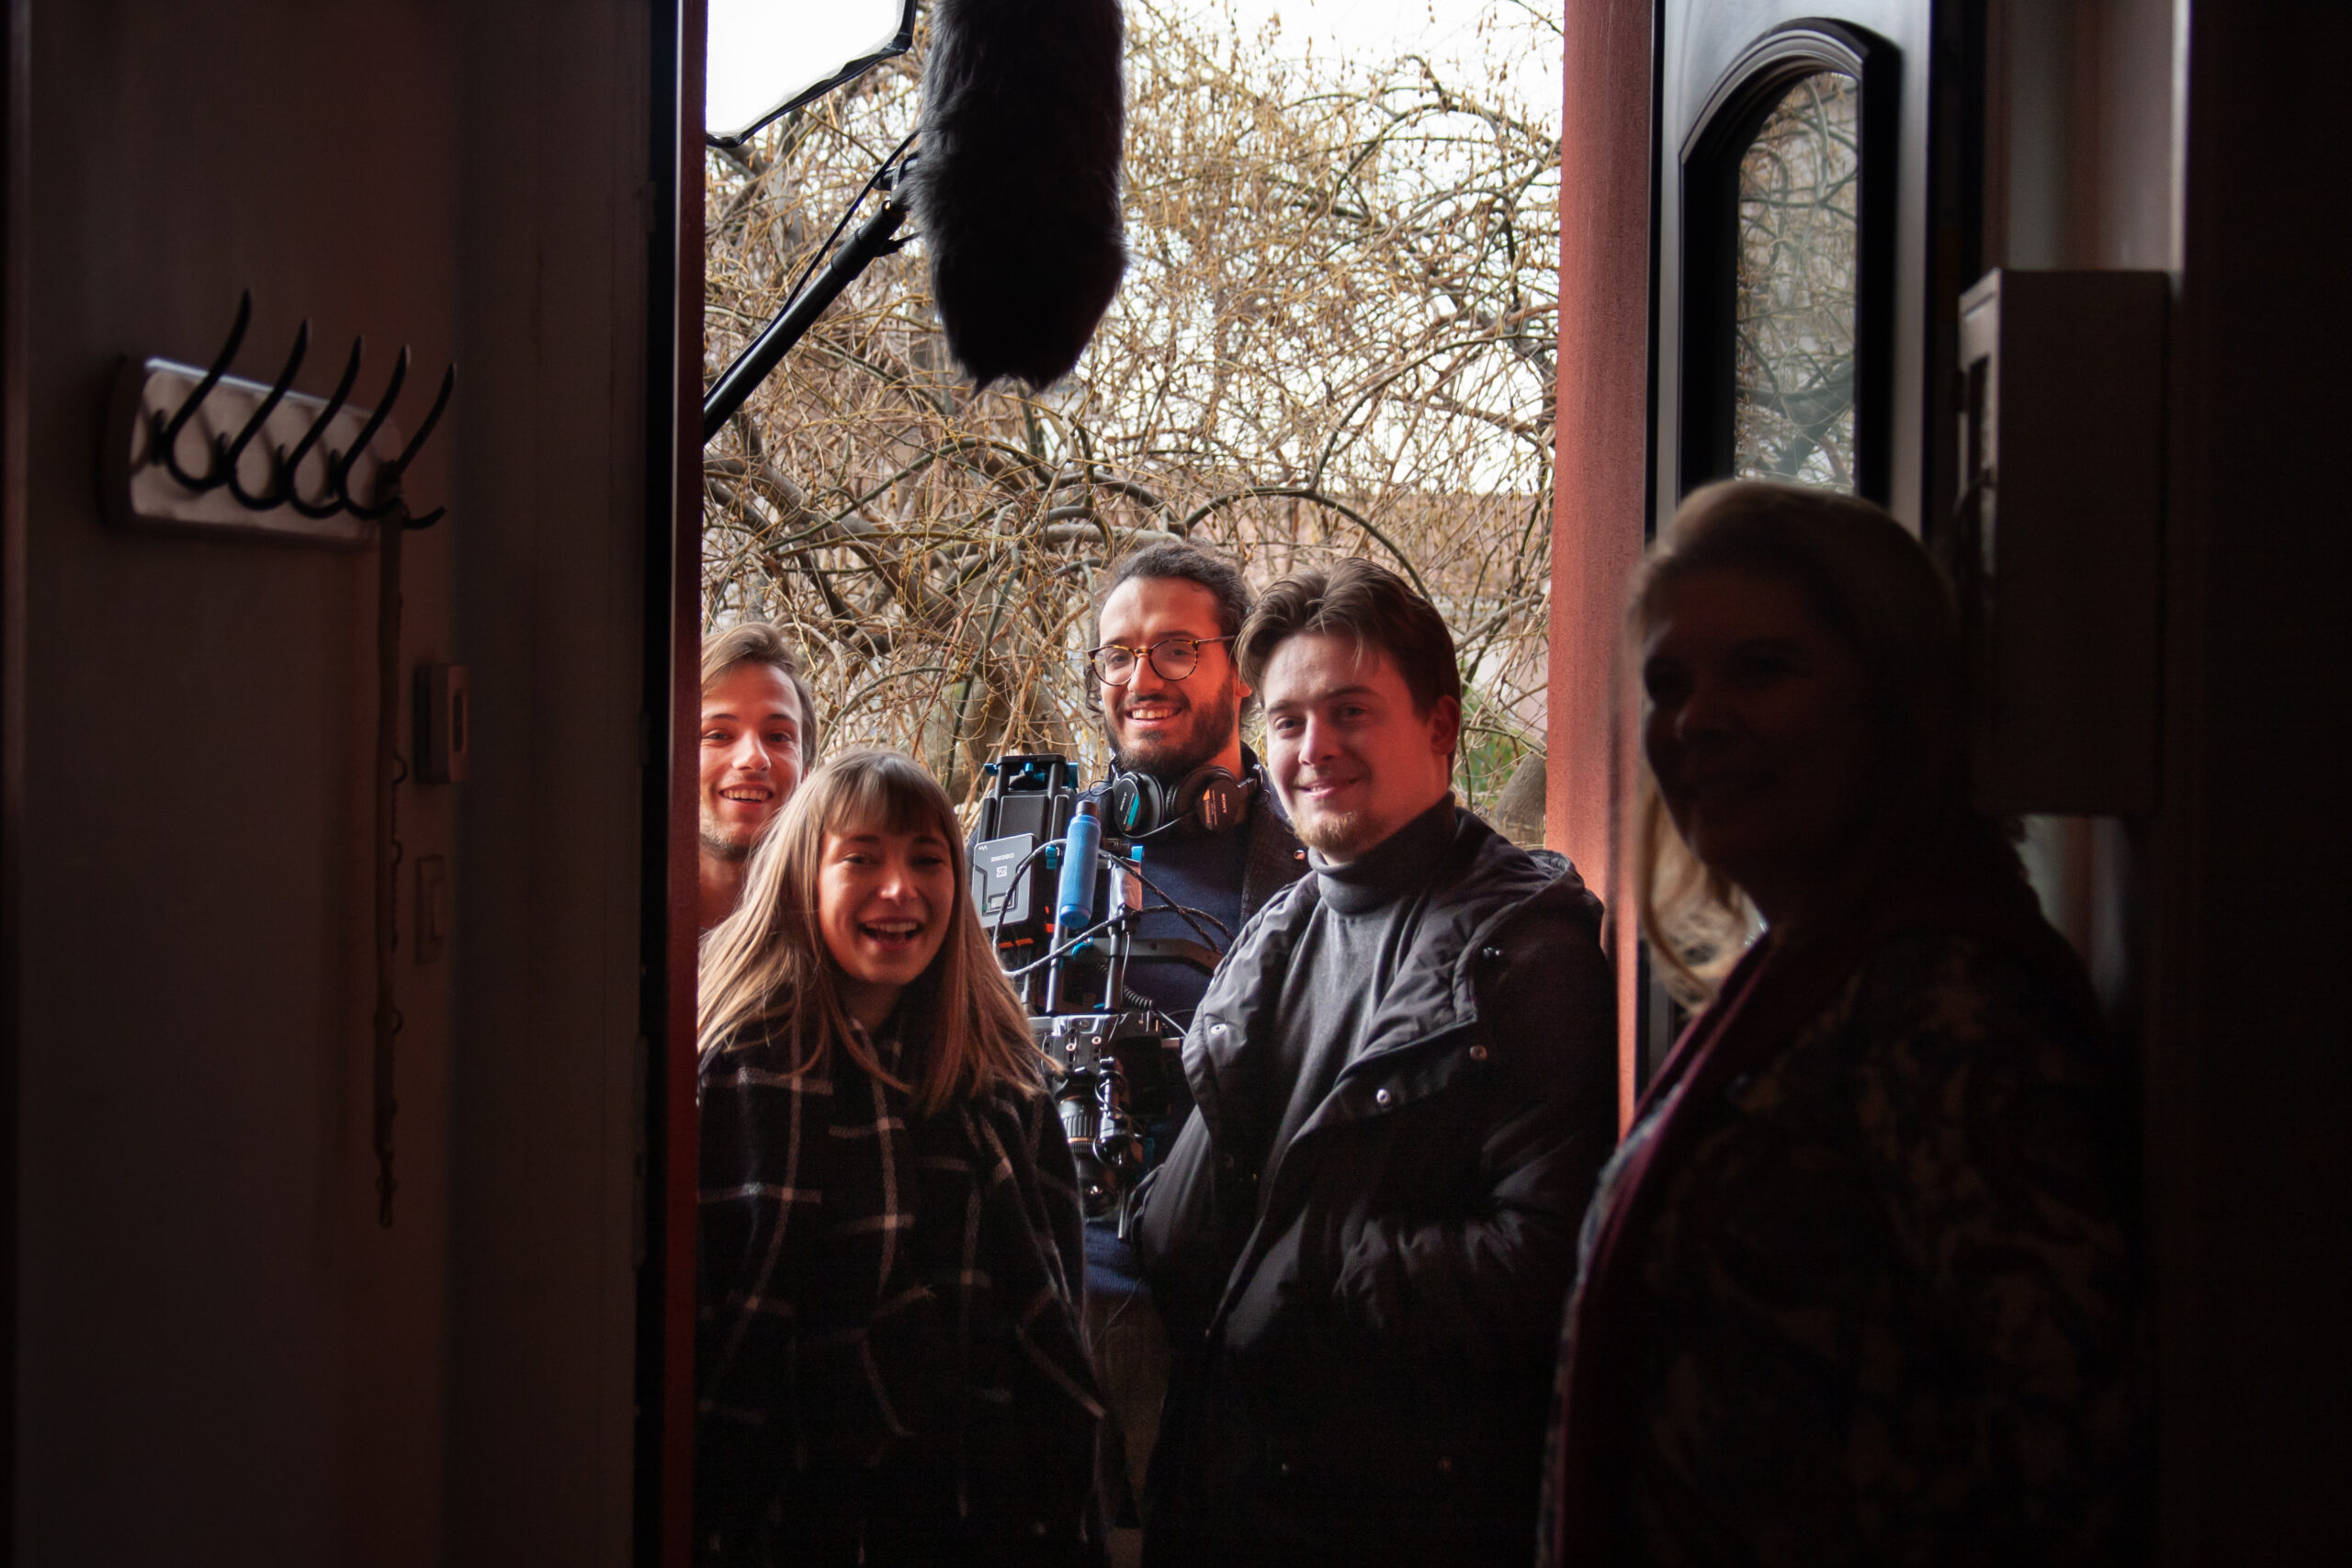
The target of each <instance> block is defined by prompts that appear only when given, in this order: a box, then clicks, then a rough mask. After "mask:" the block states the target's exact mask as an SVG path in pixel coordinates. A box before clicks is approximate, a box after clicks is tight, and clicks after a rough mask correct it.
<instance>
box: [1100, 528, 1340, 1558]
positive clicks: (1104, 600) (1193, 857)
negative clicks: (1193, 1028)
mask: <svg viewBox="0 0 2352 1568" xmlns="http://www.w3.org/2000/svg"><path fill="white" fill-rule="evenodd" d="M1249 614H1250V588H1249V584H1248V583H1246V582H1244V581H1242V578H1241V573H1240V571H1239V570H1238V569H1237V568H1236V567H1235V566H1234V565H1233V563H1232V562H1231V561H1229V560H1227V559H1226V558H1224V557H1223V556H1219V555H1216V554H1213V553H1212V552H1210V551H1208V550H1204V549H1203V548H1201V547H1198V546H1196V545H1190V544H1183V543H1180V542H1175V541H1170V542H1167V543H1163V544H1157V545H1148V546H1145V547H1143V548H1141V549H1139V550H1136V551H1135V552H1134V553H1132V554H1130V555H1128V556H1126V557H1125V558H1123V559H1121V560H1119V561H1117V562H1116V563H1114V565H1113V566H1112V567H1111V569H1110V570H1109V571H1108V572H1106V573H1105V574H1104V576H1103V586H1102V589H1101V592H1100V596H1099V597H1098V598H1097V600H1096V601H1095V637H1094V643H1095V647H1094V649H1093V652H1092V656H1091V663H1092V665H1093V675H1094V678H1095V679H1094V689H1093V698H1094V701H1095V702H1096V704H1097V705H1099V706H1100V708H1101V710H1102V713H1103V734H1104V736H1105V737H1106V738H1108V739H1109V740H1110V742H1111V756H1112V768H1111V777H1110V778H1109V779H1108V780H1107V781H1105V782H1104V783H1103V784H1101V785H1099V786H1098V787H1097V788H1095V789H1094V790H1092V791H1090V792H1089V794H1090V795H1091V797H1092V798H1095V799H1097V800H1099V801H1101V802H1102V804H1103V826H1104V829H1105V830H1106V831H1108V832H1111V833H1114V834H1116V835H1118V836H1121V837H1124V838H1131V839H1140V840H1141V841H1142V843H1143V846H1144V862H1143V870H1144V875H1145V876H1147V877H1148V878H1149V886H1148V890H1147V892H1146V893H1145V896H1144V904H1145V907H1146V908H1147V909H1148V908H1151V907H1152V906H1155V905H1159V904H1164V903H1174V904H1177V905H1180V906H1182V908H1185V909H1187V910H1191V911H1195V913H1193V916H1192V917H1191V918H1190V919H1187V918H1186V916H1184V915H1180V914H1174V913H1169V912H1165V911H1161V912H1157V913H1148V914H1146V915H1144V916H1143V918H1142V919H1140V920H1138V921H1137V922H1136V935H1137V936H1138V937H1144V938H1151V939H1167V938H1173V939H1177V940H1180V941H1190V942H1200V941H1201V940H1202V934H1203V931H1205V932H1206V933H1207V934H1208V935H1209V936H1211V937H1213V938H1214V939H1215V943H1216V947H1217V948H1219V949H1223V948H1227V947H1229V946H1231V945H1232V940H1233V937H1234V936H1235V935H1237V934H1238V933H1239V931H1240V930H1241V928H1242V926H1243V924H1244V923H1246V922H1247V921H1248V919H1250V916H1251V915H1254V914H1256V913H1257V912H1258V909H1259V907H1260V906H1261V905H1262V904H1264V903H1265V902H1266V901H1267V900H1268V899H1269V898H1271V897H1273V896H1274V895H1275V894H1276V893H1278V892H1280V891H1281V890H1282V889H1283V888H1284V887H1287V886H1290V885H1291V884H1292V883H1294V882H1295V881H1297V880H1298V879H1299V878H1300V877H1301V876H1303V875H1304V874H1306V853H1305V852H1304V851H1303V850H1302V849H1301V848H1300V847H1299V842H1298V840H1297V839H1296V838H1295V837H1294V836H1293V834H1292V833H1291V829H1290V823H1289V822H1288V821H1287V820H1286V819H1285V818H1283V814H1282V808H1281V805H1280V803H1279V801H1278V800H1277V799H1276V798H1275V797H1274V795H1273V792H1272V789H1270V788H1269V787H1268V786H1267V784H1266V781H1265V777H1264V773H1263V772H1262V770H1261V766H1260V764H1259V761H1258V758H1257V756H1256V754H1255V753H1253V752H1252V751H1251V750H1250V749H1249V748H1248V747H1246V746H1244V745H1243V744H1242V743H1241V709H1242V705H1243V704H1244V703H1246V702H1247V701H1248V700H1249V698H1250V688H1249V687H1248V686H1247V685H1246V684H1244V683H1243V682H1242V680H1241V673H1240V671H1239V670H1238V668H1237V667H1236V666H1235V664H1234V662H1233V638H1234V636H1235V634H1237V633H1238V632H1239V631H1240V629H1241V623H1242V622H1243V620H1245V619H1246V618H1247V617H1248V616H1249ZM1196 927H1197V928H1200V929H1196ZM1207 987H1208V976H1206V975H1205V974H1204V973H1202V972H1201V971H1200V970H1198V969H1195V968H1192V967H1189V966H1187V965H1185V964H1182V963H1180V962H1150V963H1146V962H1137V963H1135V964H1131V965H1130V966H1129V968H1128V971H1127V988H1128V989H1129V990H1131V991H1135V992H1136V993H1138V994H1139V995H1141V996H1144V997H1147V998H1149V999H1150V1000H1151V1001H1152V1002H1153V1003H1154V1005H1156V1006H1157V1007H1158V1008H1159V1010H1161V1011H1162V1012H1164V1013H1167V1014H1168V1015H1169V1016H1170V1019H1171V1020H1172V1021H1174V1023H1175V1024H1176V1025H1177V1027H1178V1028H1179V1029H1181V1028H1182V1027H1183V1026H1184V1025H1185V1024H1187V1023H1189V1022H1190V1021H1191V1020H1192V1016H1193V1007H1194V1005H1195V1004H1196V1003H1198V1002H1199V1001H1200V999H1201V993H1202V992H1203V991H1204V990H1205V989H1206V988H1207ZM1175 1087H1176V1092H1177V1094H1178V1096H1179V1097H1180V1103H1179V1104H1178V1105H1177V1106H1176V1108H1175V1111H1176V1114H1175V1116H1174V1117H1173V1118H1171V1119H1170V1122H1168V1124H1166V1125H1164V1126H1161V1127H1159V1128H1157V1129H1155V1131H1156V1132H1157V1133H1158V1134H1159V1140H1160V1143H1161V1145H1162V1146H1165V1145H1166V1142H1167V1140H1168V1138H1169V1137H1170V1135H1172V1134H1173V1133H1174V1130H1175V1128H1176V1126H1178V1125H1181V1124H1182V1121H1183V1118H1184V1116H1185V1115H1186V1114H1187V1113H1189V1111H1190V1110H1191V1104H1190V1100H1189V1097H1186V1096H1185V1093H1184V1090H1183V1088H1182V1083H1181V1082H1180V1083H1179V1084H1178V1085H1177V1086H1175ZM1086 1253H1087V1258H1086V1264H1087V1268H1086V1273H1087V1279H1086V1284H1087V1292H1086V1293H1087V1302H1086V1325H1087V1337H1088V1339H1089V1341H1090V1342H1091V1347H1092V1348H1093V1351H1094V1356H1095V1363H1096V1366H1097V1368H1098V1369H1099V1371H1100V1373H1101V1376H1102V1379H1103V1391H1104V1393H1105V1394H1106V1395H1107V1396H1108V1403H1109V1404H1110V1416H1111V1419H1110V1421H1109V1422H1108V1423H1106V1425H1105V1429H1104V1434H1103V1482H1104V1486H1105V1493H1106V1495H1107V1496H1108V1497H1109V1498H1111V1499H1112V1501H1113V1504H1114V1508H1113V1517H1114V1523H1116V1524H1124V1525H1132V1524H1133V1523H1134V1522H1135V1517H1136V1516H1135V1514H1134V1512H1133V1511H1132V1510H1133V1507H1134V1504H1133V1502H1132V1499H1135V1498H1140V1497H1141V1496H1142V1495H1143V1476H1144V1472H1145V1469H1146V1468H1147V1466H1148V1464H1149V1463H1150V1460H1151V1446H1152V1442H1153V1439H1154V1438H1155V1437H1156V1436H1157V1435H1158V1433H1159V1406H1160V1400H1161V1397H1162V1395H1163V1394H1164V1393H1165V1392H1166V1390H1167V1386H1168V1368H1169V1352H1168V1340H1167V1335H1166V1332H1165V1330H1164V1329H1163V1328H1162V1327H1161V1325H1160V1321H1159V1313H1158V1312H1157V1311H1156V1310H1155V1309H1154V1308H1153V1306H1152V1303H1151V1298H1150V1293H1149V1292H1148V1291H1147V1290H1146V1289H1145V1288H1144V1287H1143V1285H1142V1283H1141V1280H1140V1276H1139V1271H1138V1269H1137V1265H1136V1256H1135V1253H1134V1250H1133V1249H1132V1248H1131V1247H1128V1246H1127V1245H1126V1243H1125V1242H1124V1241H1122V1240H1121V1239H1120V1237H1119V1235H1118V1225H1117V1222H1116V1221H1114V1220H1108V1219H1106V1220H1101V1221H1091V1222H1089V1224H1088V1225H1087V1236H1086Z"/></svg>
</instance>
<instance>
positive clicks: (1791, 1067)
mask: <svg viewBox="0 0 2352 1568" xmlns="http://www.w3.org/2000/svg"><path fill="white" fill-rule="evenodd" d="M2115 1093H2116V1086H2115V1085H2114V1084H2113V1083H2112V1082H2111V1081H2110V1073H2109V1068H2108V1066H2107V1064H2106V1062H2105V1059H2104V1055H2103V1047H2102V1046H2100V1045H2099V1044H2098V1043H2097V1042H2096V1041H2095V1040H2092V1039H2090V1038H2087V1037H2086V1034H2085V1032H2084V1031H2083V1029H2082V1028H2081V1026H2080V1025H2078V1024H2077V1023H2075V1021H2074V1020H2073V1015H2071V1014H2070V1013H2069V1012H2068V1011H2066V1010H2064V1009H2063V1008H2062V1007H2059V1006H2058V1005H2056V1004H2055V1002H2054V1001H2053V1000H2052V998H2050V997H2049V995H2048V994H2047V992H2046V990H2045V989H2044V988H2043V987H2041V986H2040V985H2039V984H2038V983H2037V981H2036V980H2035V978H2034V976H2032V975H2031V973H2030V971H2029V970H2028V969H2027V968H2026V967H2025V966H2023V965H2022V964H2017V963H2015V962H2013V961H2010V960H2008V959H2007V958H2006V957H2004V956H2001V955H1999V954H1997V953H1988V952H1986V951H1985V950H1984V949H1982V948H1980V947H1979V946H1978V944H1977V943H1976V942H1973V940H1971V939H1969V938H1966V937H1962V936H1954V935H1950V934H1914V935H1911V936H1908V937H1905V938H1904V939H1901V940H1898V941H1895V942H1891V943H1889V944H1888V945H1886V946H1884V947H1882V948H1881V949H1879V950H1878V951H1877V952H1875V953H1872V954H1871V957H1870V958H1869V959H1868V960H1867V961H1866V962H1865V963H1864V964H1862V965H1861V966H1860V968H1859V969H1858V970H1857V971H1856V972H1855V973H1854V975H1853V976H1852V977H1851V979H1850V980H1849V982H1848V983H1847V985H1846V986H1845V987H1844V988H1843V989H1842V990H1841V991H1840V992H1839V994H1838V997H1837V999H1836V1000H1835V1001H1834V1002H1833V1003H1831V1005H1830V1006H1829V1007H1828V1008H1827V1009H1826V1010H1824V1011H1822V1012H1821V1013H1819V1014H1818V1015H1817V1016H1815V1018H1814V1020H1813V1021H1812V1022H1811V1023H1809V1024H1808V1025H1806V1026H1805V1027H1804V1029H1802V1030H1801V1031H1800V1032H1799V1033H1798V1035H1797V1037H1796V1039H1795V1040H1794V1041H1793V1043H1792V1044H1791V1045H1790V1047H1789V1048H1788V1049H1786V1050H1784V1051H1782V1052H1781V1053H1779V1054H1778V1055H1775V1056H1773V1057H1772V1058H1771V1059H1770V1061H1769V1062H1767V1063H1765V1064H1764V1065H1762V1066H1759V1067H1758V1068H1757V1069H1756V1070H1754V1071H1753V1072H1750V1073H1747V1074H1744V1075H1741V1076H1740V1077H1735V1078H1733V1079H1732V1080H1731V1081H1730V1083H1729V1084H1728V1085H1726V1086H1725V1087H1724V1089H1722V1090H1721V1091H1720V1092H1718V1093H1715V1094H1713V1095H1712V1096H1710V1097H1709V1098H1708V1102H1707V1103H1703V1104H1693V1105H1691V1106H1690V1107H1688V1108H1687V1109H1686V1110H1685V1111H1682V1112H1681V1114H1684V1115H1688V1116H1691V1117H1693V1118H1695V1119H1696V1122H1697V1124H1696V1125H1695V1126H1693V1127H1691V1128H1690V1129H1688V1130H1687V1136H1688V1139H1689V1141H1688V1142H1687V1143H1686V1144H1684V1145H1683V1147H1684V1148H1685V1149H1687V1150H1688V1151H1689V1153H1688V1157H1686V1158H1682V1159H1679V1160H1678V1161H1677V1162H1676V1166H1675V1168H1673V1169H1672V1170H1671V1171H1665V1170H1661V1171H1659V1172H1657V1174H1656V1177H1655V1178H1654V1179H1657V1180H1659V1181H1661V1182H1662V1184H1663V1186H1662V1190H1661V1192H1660V1193H1659V1201H1658V1204H1657V1211H1656V1213H1657V1218H1656V1220H1655V1222H1654V1224H1652V1225H1651V1226H1650V1227H1649V1228H1648V1231H1647V1233H1646V1235H1645V1236H1644V1237H1643V1239H1642V1244H1641V1246H1640V1247H1639V1249H1638V1251H1637V1252H1636V1253H1635V1254H1634V1256H1633V1257H1632V1258H1628V1259H1627V1262H1628V1264H1629V1265H1631V1266H1632V1269H1633V1280H1634V1286H1635V1289H1636V1292H1637V1294H1638V1296H1639V1298H1640V1301H1639V1303H1638V1304H1639V1307H1640V1309H1641V1310H1640V1312H1639V1314H1638V1321H1639V1322H1640V1324H1641V1327H1640V1329H1639V1331H1638V1344H1639V1351H1640V1355H1641V1358H1642V1359H1641V1363H1640V1365H1639V1366H1638V1367H1636V1368H1634V1369H1633V1378H1632V1382H1633V1384H1634V1386H1635V1387H1637V1388H1638V1389H1639V1390H1640V1391H1641V1394H1640V1404H1639V1415H1640V1424H1639V1426H1638V1428H1637V1430H1636V1431H1635V1432H1634V1433H1633V1434H1632V1435H1631V1438H1632V1451H1631V1452H1630V1454H1628V1455H1626V1456H1625V1458H1626V1461H1627V1469H1626V1471H1625V1472H1623V1473H1625V1474H1626V1476H1627V1478H1628V1479H1629V1481H1630V1483H1631V1485H1630V1496H1629V1498H1628V1499H1627V1500H1628V1502H1629V1503H1630V1505H1631V1509H1632V1517H1631V1519H1630V1521H1629V1522H1630V1525H1631V1536H1632V1540H1633V1541H1634V1544H1635V1547H1636V1555H1637V1556H1638V1557H1639V1559H1640V1560H1641V1561H1643V1562H1654V1563H1678V1564H1679V1563H1701V1562H1707V1563H1716V1562H1757V1563H1767V1564H1779V1563H1787V1564H1806V1565H1818V1564H1828V1563H1840V1562H1992V1561H1996V1554H1997V1556H1998V1557H1999V1558H2006V1559H2009V1560H2011V1561H2015V1560H2017V1559H2020V1558H2021V1559H2023V1560H2024V1561H2027V1562H2095V1561H2102V1560H2106V1559H2108V1558H2109V1557H2111V1556H2113V1555H2115V1554H2116V1553H2117V1552H2118V1551H2120V1550H2122V1548H2123V1546H2124V1545H2125V1541H2124V1539H2123V1538H2124V1537H2125V1536H2126V1535H2127V1534H2128V1530H2129V1527H2130V1521H2131V1518H2132V1517H2133V1515H2134V1513H2135V1510H2134V1509H2133V1508H2132V1507H2131V1502H2132V1494H2133V1488H2132V1486H2131V1481H2132V1478H2133V1477H2134V1476H2135V1475H2136V1474H2137V1473H2138V1461H2139V1459H2140V1453H2139V1439H2140V1434H2141V1430H2142V1427H2143V1409H2142V1406H2141V1389H2142V1387H2143V1384H2142V1382H2141V1379H2140V1377H2139V1375H2138V1374H2139V1371H2140V1359H2141V1349H2142V1344H2141V1338H2140V1330H2139V1324H2138V1318H2137V1314H2136V1294H2135V1291H2134V1288H2133V1281H2134V1270H2133V1266H2132V1259H2131V1256H2130V1254H2129V1249H2128V1248H2127V1246H2126V1241H2125V1235H2126V1223H2125V1222H2126V1214H2125V1213H2124V1206H2123V1203H2122V1201H2121V1193H2122V1192H2123V1190H2125V1189H2126V1181H2125V1173H2126V1170H2127V1165H2126V1159H2127V1156H2126V1153H2125V1150H2124V1149H2123V1147H2122V1146H2121V1142H2120V1139H2119V1137H2118V1136H2117V1135H2116V1129H2117V1128H2118V1126H2119V1125H2120V1116H2119V1115H2118V1113H2117V1112H2118V1107H2117V1104H2116V1100H2115ZM1669 1103H1670V1101H1669ZM1661 1110H1663V1107H1661ZM1656 1124H1657V1113H1655V1112H1654V1113H1653V1114H1652V1115H1651V1116H1650V1117H1648V1118H1646V1119H1645V1122H1644V1123H1643V1125H1642V1126H1641V1127H1638V1128H1636V1129H1635V1131H1634V1134H1633V1136H1632V1137H1631V1138H1629V1139H1628V1140H1627V1143H1626V1145H1625V1147H1624V1148H1623V1149H1621V1151H1620V1153H1619V1155H1618V1157H1617V1159H1616V1160H1615V1161H1613V1162H1612V1163H1611V1168H1610V1169H1609V1171H1608V1172H1606V1173H1604V1174H1603V1176H1602V1178H1601V1191H1600V1198H1599V1200H1598V1201H1597V1202H1596V1203H1595V1205H1594V1212H1595V1213H1596V1214H1597V1213H1602V1212H1605V1211H1606V1209H1607V1207H1608V1204H1609V1201H1610V1190H1611V1184H1612V1180H1613V1179H1614V1178H1615V1177H1616V1176H1617V1174H1618V1173H1619V1172H1620V1171H1621V1170H1622V1169H1623V1168H1624V1167H1625V1165H1626V1163H1627V1160H1628V1158H1629V1157H1630V1155H1631V1153H1632V1151H1633V1150H1634V1149H1635V1148H1636V1147H1638V1145H1640V1143H1641V1142H1642V1141H1643V1140H1644V1139H1645V1136H1646V1135H1647V1134H1648V1133H1649V1132H1650V1130H1651V1129H1652V1128H1653V1127H1654V1126H1655V1125H1656ZM1590 1235H1591V1231H1590V1229H1589V1231H1588V1245H1589V1237H1590ZM1621 1539H1623V1538H1621Z"/></svg>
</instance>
